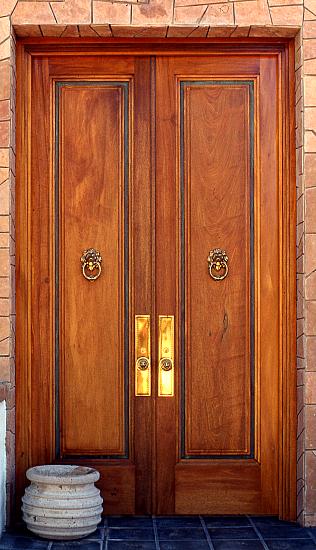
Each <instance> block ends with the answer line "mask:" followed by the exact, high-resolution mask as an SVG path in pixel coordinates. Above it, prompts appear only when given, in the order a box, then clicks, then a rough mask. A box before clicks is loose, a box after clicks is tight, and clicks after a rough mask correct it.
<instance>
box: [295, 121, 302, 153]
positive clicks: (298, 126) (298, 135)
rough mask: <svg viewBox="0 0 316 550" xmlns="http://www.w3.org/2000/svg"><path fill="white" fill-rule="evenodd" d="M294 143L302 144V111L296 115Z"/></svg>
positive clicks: (297, 145)
mask: <svg viewBox="0 0 316 550" xmlns="http://www.w3.org/2000/svg"><path fill="white" fill-rule="evenodd" d="M295 145H296V147H302V145H303V113H300V115H299V116H297V117H296V132H295Z"/></svg>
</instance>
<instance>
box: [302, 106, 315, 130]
mask: <svg viewBox="0 0 316 550" xmlns="http://www.w3.org/2000/svg"><path fill="white" fill-rule="evenodd" d="M304 120H305V129H306V130H314V131H316V107H306V109H305V111H304Z"/></svg>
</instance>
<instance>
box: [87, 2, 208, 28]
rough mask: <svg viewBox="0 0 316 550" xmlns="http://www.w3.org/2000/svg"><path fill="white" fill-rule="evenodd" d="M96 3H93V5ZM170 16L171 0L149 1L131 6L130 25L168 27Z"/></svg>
mask: <svg viewBox="0 0 316 550" xmlns="http://www.w3.org/2000/svg"><path fill="white" fill-rule="evenodd" d="M97 3H98V2H94V4H97ZM204 9H205V7H204ZM172 14H173V0H150V2H149V3H148V4H134V5H133V6H132V24H133V25H142V26H146V25H168V24H170V23H171V22H172ZM175 22H177V21H175ZM118 23H119V22H118ZM185 23H186V22H185ZM188 23H189V22H188Z"/></svg>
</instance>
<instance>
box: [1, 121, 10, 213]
mask: <svg viewBox="0 0 316 550" xmlns="http://www.w3.org/2000/svg"><path fill="white" fill-rule="evenodd" d="M0 125H1V123H0ZM9 213H10V188H9V181H5V182H4V183H2V184H1V185H0V214H2V215H3V214H6V215H7V214H9Z"/></svg>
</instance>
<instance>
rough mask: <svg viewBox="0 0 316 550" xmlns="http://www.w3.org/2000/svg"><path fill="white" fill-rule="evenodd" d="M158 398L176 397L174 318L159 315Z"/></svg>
mask: <svg viewBox="0 0 316 550" xmlns="http://www.w3.org/2000/svg"><path fill="white" fill-rule="evenodd" d="M158 353H159V356H158V396H159V397H172V396H173V395H174V316H173V315H159V343H158Z"/></svg>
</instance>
